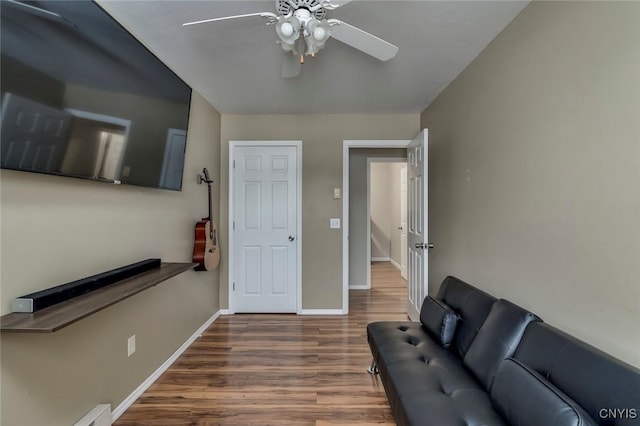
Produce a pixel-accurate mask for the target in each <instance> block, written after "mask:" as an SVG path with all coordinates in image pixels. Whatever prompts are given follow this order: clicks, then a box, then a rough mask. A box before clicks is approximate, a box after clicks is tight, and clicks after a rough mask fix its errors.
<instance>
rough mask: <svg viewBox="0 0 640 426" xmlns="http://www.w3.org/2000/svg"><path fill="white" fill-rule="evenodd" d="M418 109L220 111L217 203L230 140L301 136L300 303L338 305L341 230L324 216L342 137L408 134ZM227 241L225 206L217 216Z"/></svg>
mask: <svg viewBox="0 0 640 426" xmlns="http://www.w3.org/2000/svg"><path fill="white" fill-rule="evenodd" d="M418 124H419V115H418V114H400V115H353V114H344V115H223V116H222V137H221V140H222V149H221V163H220V169H221V173H222V175H221V181H220V183H221V204H222V205H224V206H226V205H227V202H228V194H229V192H228V185H229V182H228V177H229V164H228V162H229V141H230V140H302V234H303V237H302V308H303V309H342V230H341V229H329V218H332V217H342V200H341V199H340V200H336V199H334V198H333V188H342V146H343V140H345V139H411V138H413V137H415V135H416V134H417V133H418V129H419V126H418ZM220 227H221V229H222V230H221V241H222V244H223V247H227V245H228V210H227V209H223V211H221V217H220ZM222 256H223V259H222V264H221V275H220V280H221V281H220V282H221V283H222V285H221V286H220V303H221V305H222V306H223V307H226V306H227V302H228V287H227V279H228V278H227V277H228V270H227V260H228V257H227V256H226V254H225V253H222Z"/></svg>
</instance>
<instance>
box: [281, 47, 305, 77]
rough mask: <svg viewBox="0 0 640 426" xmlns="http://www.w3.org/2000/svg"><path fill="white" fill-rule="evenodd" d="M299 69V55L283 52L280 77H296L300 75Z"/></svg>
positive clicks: (300, 67) (300, 66)
mask: <svg viewBox="0 0 640 426" xmlns="http://www.w3.org/2000/svg"><path fill="white" fill-rule="evenodd" d="M301 69H302V64H301V63H300V55H297V54H293V53H291V52H285V54H284V56H283V57H282V78H293V77H297V76H299V75H300V70H301Z"/></svg>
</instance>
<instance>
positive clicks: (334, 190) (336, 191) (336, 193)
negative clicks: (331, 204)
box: [333, 188, 340, 199]
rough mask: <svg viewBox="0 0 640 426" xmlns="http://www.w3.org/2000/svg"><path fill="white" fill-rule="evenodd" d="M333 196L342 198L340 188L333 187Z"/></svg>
mask: <svg viewBox="0 0 640 426" xmlns="http://www.w3.org/2000/svg"><path fill="white" fill-rule="evenodd" d="M333 198H336V199H337V198H340V188H333Z"/></svg>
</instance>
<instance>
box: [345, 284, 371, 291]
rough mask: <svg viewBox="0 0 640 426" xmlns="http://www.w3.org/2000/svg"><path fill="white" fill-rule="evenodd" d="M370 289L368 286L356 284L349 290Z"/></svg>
mask: <svg viewBox="0 0 640 426" xmlns="http://www.w3.org/2000/svg"><path fill="white" fill-rule="evenodd" d="M369 288H370V287H369V286H368V285H366V284H356V285H350V286H349V290H369Z"/></svg>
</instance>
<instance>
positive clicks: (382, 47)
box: [327, 19, 400, 61]
mask: <svg viewBox="0 0 640 426" xmlns="http://www.w3.org/2000/svg"><path fill="white" fill-rule="evenodd" d="M327 21H328V22H329V24H331V37H333V38H335V39H336V40H338V41H341V42H343V43H344V44H347V45H349V46H351V47H354V48H356V49H358V50H361V51H362V52H364V53H366V54H368V55H371V56H373V57H374V58H378V59H380V60H381V61H388V60H389V59H391V58H393V57H394V56H396V54H397V53H398V50H400V49H398V46H396V45H393V44H391V43H389V42H388V41H384V40H383V39H381V38H379V37H376V36H374V35H373V34H369V33H368V32H366V31H363V30H361V29H360V28H356V27H354V26H353V25H350V24H347V23H346V22H343V21H340V20H338V19H328V20H327Z"/></svg>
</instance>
